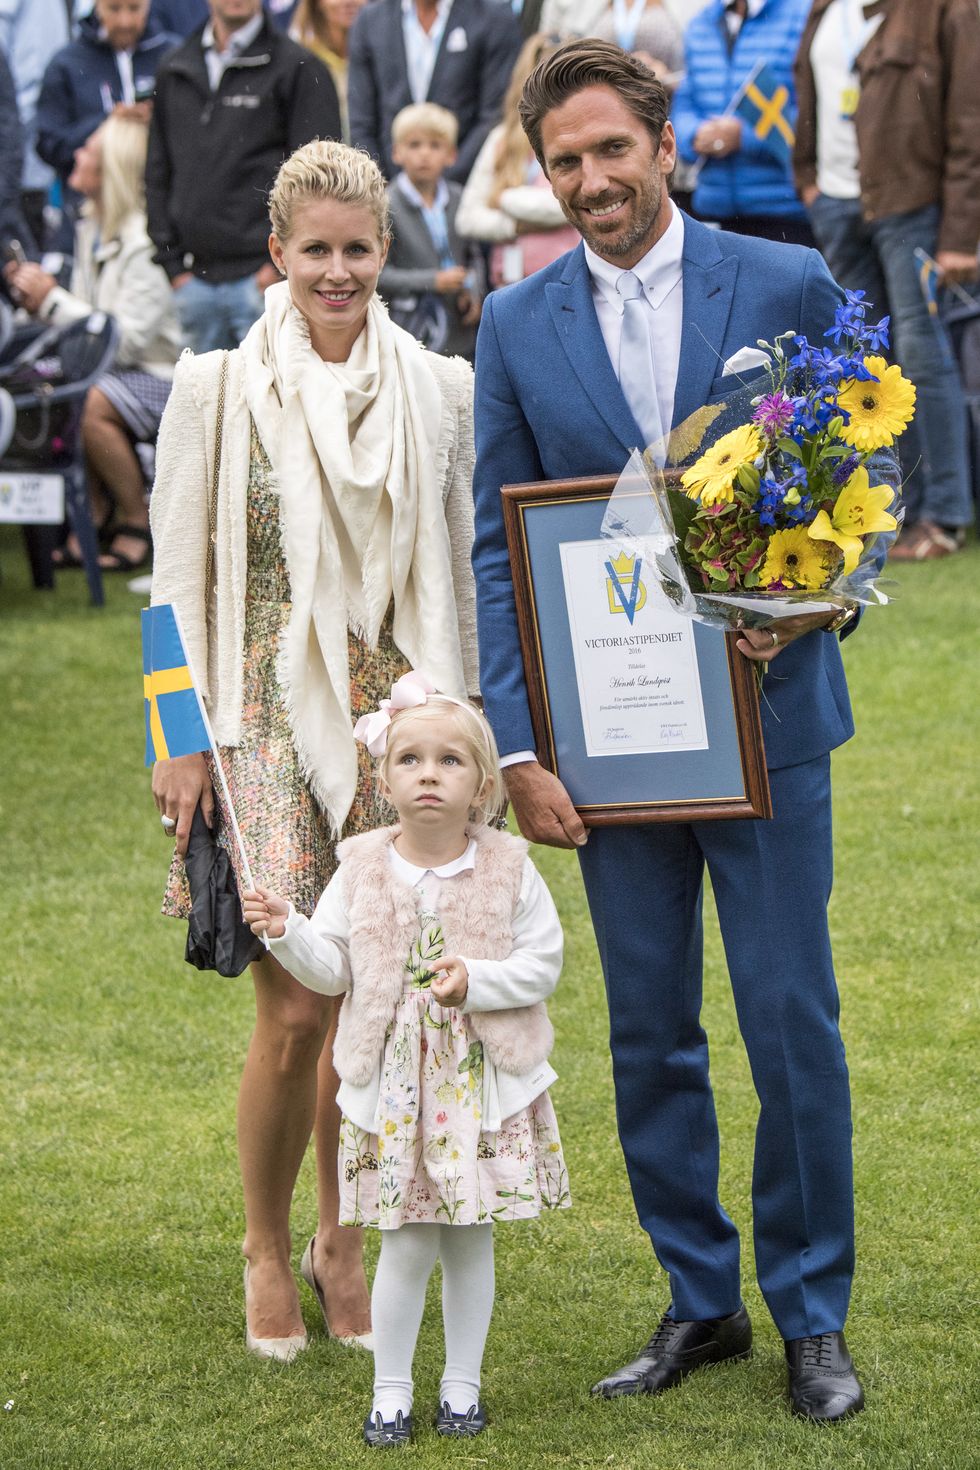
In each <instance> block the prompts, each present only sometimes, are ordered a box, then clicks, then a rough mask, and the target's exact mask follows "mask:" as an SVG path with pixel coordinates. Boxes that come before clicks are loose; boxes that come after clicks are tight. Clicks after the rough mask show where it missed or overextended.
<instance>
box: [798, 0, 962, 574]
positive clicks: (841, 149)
mask: <svg viewBox="0 0 980 1470" xmlns="http://www.w3.org/2000/svg"><path fill="white" fill-rule="evenodd" d="M978 74H980V10H978V7H977V4H976V0H814V4H813V8H812V10H811V13H810V16H809V18H808V20H807V24H806V27H805V29H804V32H803V37H802V40H801V42H800V49H799V52H798V55H797V60H796V90H797V96H798V100H799V117H798V121H797V129H796V148H795V154H794V173H795V177H796V185H797V188H798V189H799V192H800V195H801V197H802V199H803V201H804V203H805V204H806V205H807V207H808V208H809V210H810V218H811V222H812V224H813V230H814V233H815V235H816V237H817V241H818V244H819V245H820V248H821V250H822V251H823V254H824V256H825V257H826V259H827V263H828V265H829V266H830V269H831V271H832V272H833V274H834V275H835V277H836V278H837V280H838V281H839V282H840V283H841V285H843V286H844V287H846V288H848V289H850V290H863V291H865V292H866V294H867V296H868V297H869V298H870V299H871V300H872V301H873V302H874V303H875V304H876V306H877V307H878V308H879V309H880V310H881V312H882V313H884V312H885V311H888V310H890V311H891V316H892V342H893V348H894V353H895V357H896V358H897V359H898V361H899V362H900V363H901V364H902V368H903V371H904V372H905V373H907V374H908V376H909V377H910V378H911V379H912V380H913V382H914V383H915V384H916V387H917V389H918V404H917V408H918V412H917V415H916V427H917V436H916V438H915V440H914V453H912V454H910V455H909V456H908V460H907V463H908V467H909V469H910V470H911V469H912V468H913V467H914V466H915V464H916V462H917V461H918V460H919V459H920V458H921V467H920V468H919V469H918V472H917V473H915V474H914V476H913V478H912V480H911V482H910V483H908V484H907V485H906V507H907V519H906V527H905V530H904V531H903V533H902V536H901V538H900V540H899V542H898V543H897V545H896V546H895V548H894V550H893V551H892V553H891V554H892V557H893V558H894V559H895V560H906V561H920V560H931V559H933V558H935V557H941V556H946V555H948V554H949V553H950V552H952V551H955V550H957V549H958V547H959V546H961V545H962V544H963V540H964V537H965V528H966V527H967V526H968V525H969V523H970V522H971V520H972V519H973V506H972V495H971V486H970V475H969V466H968V459H967V426H966V410H965V406H964V403H963V393H962V388H961V386H960V382H959V375H958V372H957V368H956V363H955V359H954V357H953V354H952V350H951V348H950V346H949V343H948V340H947V339H946V337H945V334H944V333H943V331H942V329H941V327H940V326H939V324H938V323H937V321H936V319H935V318H934V317H933V316H930V314H929V311H928V308H927V304H926V300H925V297H924V295H923V293H922V289H921V287H920V284H919V261H918V260H917V259H916V257H915V249H916V247H921V249H922V250H924V251H925V252H926V253H927V254H929V255H931V256H933V257H934V258H935V259H936V260H937V262H938V264H939V266H940V269H941V272H942V277H941V279H942V280H943V282H944V283H946V284H953V283H958V282H962V281H969V280H975V279H976V277H977V245H978V241H980V89H978V88H977V76H978ZM909 437H910V439H911V438H912V436H909ZM903 458H905V456H904V455H903Z"/></svg>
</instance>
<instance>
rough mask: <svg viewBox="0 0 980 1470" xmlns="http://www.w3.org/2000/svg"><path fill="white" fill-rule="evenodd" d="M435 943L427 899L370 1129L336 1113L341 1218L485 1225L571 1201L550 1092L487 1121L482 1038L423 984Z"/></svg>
mask: <svg viewBox="0 0 980 1470" xmlns="http://www.w3.org/2000/svg"><path fill="white" fill-rule="evenodd" d="M443 952H444V951H443V935H442V927H441V925H440V923H439V917H438V915H437V914H435V913H433V912H431V911H430V910H428V909H425V908H423V909H421V910H420V912H419V936H418V939H417V940H416V941H415V942H414V944H413V945H412V949H411V953H410V954H408V955H406V957H405V988H404V990H403V991H402V995H401V999H400V1001H399V1004H398V1008H397V1010H396V1011H395V1015H394V1017H393V1019H392V1021H391V1024H390V1025H389V1027H388V1031H387V1035H386V1038H385V1047H384V1059H383V1061H382V1066H381V1093H380V1100H379V1104H378V1120H379V1128H378V1132H377V1133H367V1132H365V1131H364V1130H363V1129H362V1128H358V1127H357V1126H356V1125H355V1124H354V1123H352V1122H351V1121H350V1119H349V1118H347V1117H345V1118H344V1119H343V1120H342V1124H341V1134H340V1157H339V1167H340V1223H341V1224H342V1225H374V1226H377V1227H379V1228H380V1229H381V1230H395V1229H397V1228H398V1226H399V1225H404V1224H410V1223H413V1222H416V1221H424V1222H430V1223H435V1224H442V1225H483V1224H489V1223H490V1222H492V1221H505V1220H528V1219H532V1218H534V1217H535V1216H537V1215H539V1214H540V1213H541V1211H542V1210H546V1209H566V1208H567V1207H568V1206H569V1205H570V1204H571V1196H570V1195H569V1192H568V1174H567V1172H566V1169H565V1160H564V1157H563V1155H562V1147H561V1139H560V1138H559V1135H558V1123H557V1121H556V1119H555V1111H554V1108H553V1106H552V1103H551V1098H550V1097H549V1096H548V1093H547V1092H543V1093H541V1095H540V1096H539V1097H537V1098H535V1099H534V1101H533V1102H532V1103H531V1104H530V1106H528V1107H526V1108H522V1109H521V1110H520V1111H519V1112H517V1113H515V1114H514V1115H513V1116H512V1117H510V1118H505V1119H504V1120H503V1124H502V1126H501V1128H500V1130H499V1131H498V1132H497V1133H487V1132H485V1131H484V1129H483V1123H482V1100H483V1046H482V1044H481V1043H480V1042H478V1041H475V1040H473V1038H472V1036H471V1035H470V1033H469V1031H468V1030H467V1026H466V1018H465V1016H464V1015H463V1013H462V1012H461V1011H458V1010H457V1009H456V1008H455V1007H454V1006H443V1005H440V1004H439V1002H438V1001H437V1000H435V999H434V997H433V995H432V991H431V982H432V971H431V970H430V968H429V965H430V964H431V962H432V961H433V960H435V959H439V958H441V956H442V954H443Z"/></svg>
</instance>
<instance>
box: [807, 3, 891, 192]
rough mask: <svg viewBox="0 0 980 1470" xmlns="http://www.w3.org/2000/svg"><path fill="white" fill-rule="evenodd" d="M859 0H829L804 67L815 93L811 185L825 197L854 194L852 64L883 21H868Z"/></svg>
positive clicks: (855, 152) (876, 18)
mask: <svg viewBox="0 0 980 1470" xmlns="http://www.w3.org/2000/svg"><path fill="white" fill-rule="evenodd" d="M864 5H865V0H834V3H833V4H832V5H828V6H827V9H826V10H825V11H824V13H823V16H822V17H821V20H820V24H819V25H818V26H817V29H816V31H815V32H814V36H813V41H812V43H811V46H810V67H811V69H812V71H813V85H814V90H815V92H816V95H817V188H818V189H819V190H820V192H821V194H827V195H829V197H830V198H831V199H857V198H859V196H860V193H861V183H860V179H859V176H858V145H857V129H856V128H855V126H854V108H855V107H856V106H857V98H858V89H859V86H860V79H859V77H858V74H857V72H856V70H855V66H854V63H855V62H856V60H857V58H858V56H859V54H860V53H861V52H862V51H863V50H864V48H865V46H866V45H867V44H868V42H869V41H870V39H871V37H872V36H873V35H874V33H875V31H876V30H877V29H878V27H879V26H880V24H881V22H882V21H883V20H884V15H883V14H881V13H879V14H878V15H875V16H872V17H871V19H870V20H869V19H868V18H867V17H866V16H865V13H864Z"/></svg>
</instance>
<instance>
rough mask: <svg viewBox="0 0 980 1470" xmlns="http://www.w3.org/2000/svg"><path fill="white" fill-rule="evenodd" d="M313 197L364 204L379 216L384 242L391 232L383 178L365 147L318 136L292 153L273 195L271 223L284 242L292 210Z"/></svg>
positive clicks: (290, 221)
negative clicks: (352, 145)
mask: <svg viewBox="0 0 980 1470" xmlns="http://www.w3.org/2000/svg"><path fill="white" fill-rule="evenodd" d="M308 199H335V200H337V202H338V203H339V204H359V205H361V206H363V207H364V208H365V209H369V210H370V211H371V213H372V214H373V215H374V218H375V220H376V222H377V226H378V236H379V238H380V240H381V242H382V244H383V243H384V242H385V240H387V239H388V237H389V235H390V234H391V213H390V210H389V208H388V195H387V192H386V190H385V181H384V178H383V177H382V174H381V170H380V169H379V168H378V165H377V164H376V163H375V161H374V159H373V158H372V157H371V156H370V154H368V153H365V152H364V151H363V150H362V149H360V148H351V147H349V146H348V145H347V144H346V143H336V142H334V141H333V140H332V139H328V138H314V139H313V142H312V143H304V145H303V147H302V148H297V149H296V152H295V153H292V154H290V156H289V158H287V159H286V161H285V163H283V164H282V166H281V168H280V169H279V172H278V173H277V174H276V181H275V183H274V184H273V186H272V191H271V193H270V194H269V222H270V224H271V225H272V228H273V231H274V232H275V234H276V235H277V236H278V238H279V239H280V240H288V239H289V236H290V234H291V232H292V227H293V210H294V209H295V207H296V205H297V204H303V203H305V202H306V201H307V200H308Z"/></svg>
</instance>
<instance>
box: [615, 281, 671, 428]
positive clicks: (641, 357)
mask: <svg viewBox="0 0 980 1470" xmlns="http://www.w3.org/2000/svg"><path fill="white" fill-rule="evenodd" d="M616 290H617V291H618V292H619V294H620V296H621V297H622V298H623V335H622V337H621V339H620V344H619V373H618V377H619V384H620V387H621V388H622V390H623V393H624V395H625V397H626V402H627V403H628V404H629V406H630V408H631V409H632V410H633V417H634V418H635V419H636V422H637V423H638V424H639V426H640V428H641V430H642V432H643V438H644V441H645V443H644V444H643V445H642V446H641V447H642V448H646V446H647V445H649V444H657V443H659V441H660V440H661V439H662V438H663V435H664V426H663V423H662V421H661V418H660V404H659V403H658V401H657V385H656V383H655V382H654V377H653V351H652V345H651V328H652V326H653V317H652V316H651V314H650V307H649V306H648V305H647V303H646V301H645V299H644V294H645V293H644V290H643V284H642V282H641V281H640V278H639V276H638V275H636V274H635V272H634V271H623V274H622V275H621V276H620V278H619V280H618V281H617V282H616Z"/></svg>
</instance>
